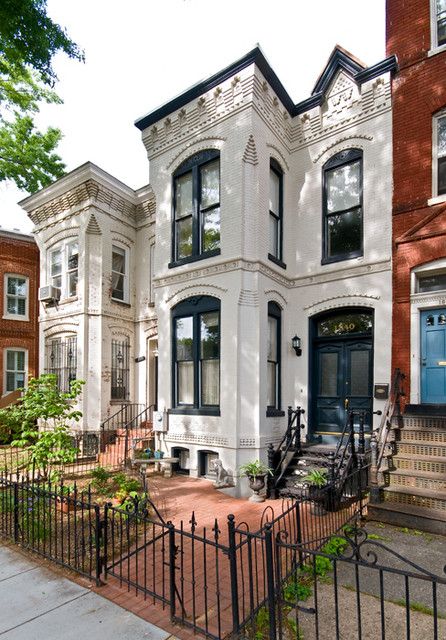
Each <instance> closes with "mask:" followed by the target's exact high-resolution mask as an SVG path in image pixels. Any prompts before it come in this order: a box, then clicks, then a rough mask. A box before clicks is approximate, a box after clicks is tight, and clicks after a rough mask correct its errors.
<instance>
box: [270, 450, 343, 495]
mask: <svg viewBox="0 0 446 640" xmlns="http://www.w3.org/2000/svg"><path fill="white" fill-rule="evenodd" d="M335 451H336V447H335V446H334V445H326V444H305V443H303V444H302V447H301V450H300V451H298V450H295V451H290V452H289V454H288V455H289V461H288V463H287V466H286V470H285V472H284V474H283V476H282V479H281V481H280V482H279V484H278V487H277V490H278V493H279V495H280V496H282V497H287V498H299V497H301V496H304V495H306V493H307V487H308V483H307V481H306V477H307V476H308V474H309V473H311V471H313V470H314V469H318V470H322V469H323V470H325V471H326V472H327V475H328V474H329V472H330V464H331V460H333V461H335V463H337V462H338V460H339V458H340V457H341V456H342V451H340V452H339V453H338V456H337V458H336V459H335V458H334V456H335ZM330 454H332V457H330Z"/></svg>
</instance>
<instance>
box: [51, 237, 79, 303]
mask: <svg viewBox="0 0 446 640" xmlns="http://www.w3.org/2000/svg"><path fill="white" fill-rule="evenodd" d="M49 280H50V284H51V285H52V286H53V287H57V288H58V289H60V292H61V293H60V295H61V298H71V297H74V296H76V295H77V284H78V280H79V245H78V242H77V240H71V241H69V242H66V243H64V244H62V245H60V246H58V247H56V248H55V249H53V250H51V251H50V253H49Z"/></svg>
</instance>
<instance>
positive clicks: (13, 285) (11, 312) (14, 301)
mask: <svg viewBox="0 0 446 640" xmlns="http://www.w3.org/2000/svg"><path fill="white" fill-rule="evenodd" d="M4 304H5V306H4V316H5V317H7V318H8V317H11V318H14V319H20V320H26V319H27V317H28V278H25V277H23V276H15V275H9V274H6V275H5V303H4Z"/></svg>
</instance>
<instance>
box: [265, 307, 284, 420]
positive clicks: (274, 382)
mask: <svg viewBox="0 0 446 640" xmlns="http://www.w3.org/2000/svg"><path fill="white" fill-rule="evenodd" d="M281 320H282V312H281V309H280V307H279V305H278V304H276V303H275V302H268V335H267V391H266V404H267V411H266V414H267V415H270V416H272V415H278V414H280V415H282V412H281V406H280V404H281V398H280V396H281V388H280V387H281V371H280V369H281Z"/></svg>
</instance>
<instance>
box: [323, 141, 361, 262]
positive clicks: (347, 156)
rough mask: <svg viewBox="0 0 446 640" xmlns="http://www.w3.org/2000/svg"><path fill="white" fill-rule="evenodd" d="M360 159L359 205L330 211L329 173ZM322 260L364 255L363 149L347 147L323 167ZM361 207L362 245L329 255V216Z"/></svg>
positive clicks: (339, 259) (345, 258) (333, 260)
mask: <svg viewBox="0 0 446 640" xmlns="http://www.w3.org/2000/svg"><path fill="white" fill-rule="evenodd" d="M358 160H359V181H360V187H359V205H358V206H355V207H349V208H348V209H340V210H338V211H335V212H330V213H328V207H327V175H328V173H329V172H330V171H332V170H333V169H338V168H339V167H344V166H346V165H349V164H353V163H355V162H358ZM322 175H323V178H322V260H321V264H331V263H333V262H342V261H344V260H351V259H352V258H359V257H361V256H363V255H364V154H363V152H362V149H346V150H344V151H340V152H339V153H336V154H335V155H334V156H332V157H331V158H329V159H328V160H327V162H326V163H325V164H324V166H323V167H322ZM357 209H359V211H360V212H361V229H360V234H361V239H360V246H359V248H358V249H356V250H354V251H348V252H345V253H342V254H337V255H335V256H329V255H328V246H329V242H328V218H329V217H331V216H334V215H339V214H345V213H348V212H349V211H354V210H357Z"/></svg>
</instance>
